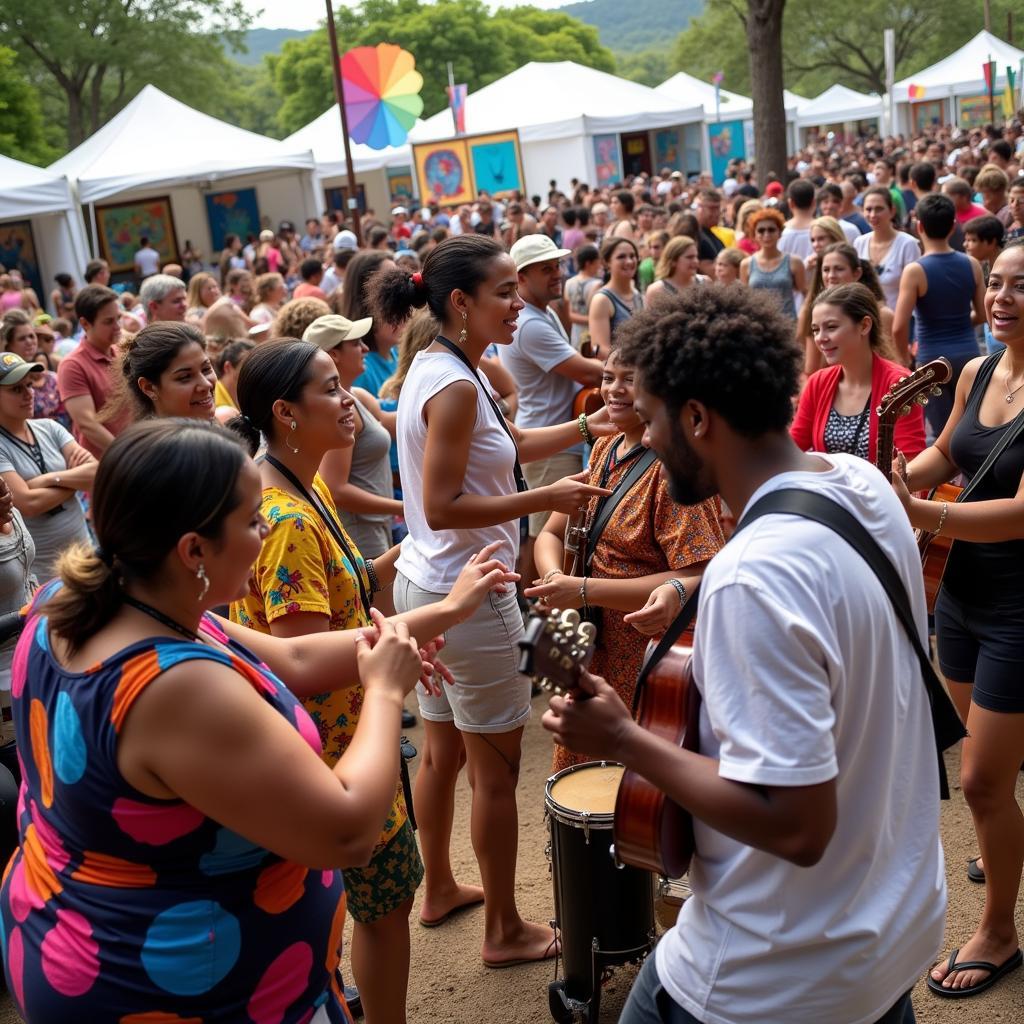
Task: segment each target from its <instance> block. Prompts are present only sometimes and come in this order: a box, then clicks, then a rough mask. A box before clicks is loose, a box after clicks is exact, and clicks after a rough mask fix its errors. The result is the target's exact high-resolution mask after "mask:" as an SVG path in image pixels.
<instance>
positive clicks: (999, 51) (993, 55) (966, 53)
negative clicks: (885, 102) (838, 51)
mask: <svg viewBox="0 0 1024 1024" xmlns="http://www.w3.org/2000/svg"><path fill="white" fill-rule="evenodd" d="M989 60H994V61H995V63H996V88H995V93H996V110H997V112H998V109H999V95H1000V93H1002V91H1003V88H1004V87H1005V85H1006V68H1007V66H1009V67H1011V68H1013V69H1014V70H1016V71H1018V72H1019V71H1020V68H1021V61H1024V50H1018V49H1017V47H1016V46H1011V45H1010V44H1009V43H1006V42H1003V40H1002V39H1000V38H999V37H998V36H995V35H993V34H992V33H991V32H986V31H984V30H982V31H981V32H979V33H978V34H977V35H976V36H975V37H974V38H973V39H971V40H969V41H968V42H966V43H964V45H963V46H961V47H960V49H959V50H956V51H954V52H953V53H951V54H950V55H949V56H948V57H944V58H943V59H942V60H940V61H938V62H937V63H936V64H933V65H932V66H931V67H928V68H924V69H923V70H922V71H918V72H916V73H915V74H913V75H909V76H908V77H906V78H904V79H901V80H900V81H899V82H897V83H896V85H895V86H894V87H893V92H894V93H895V96H896V103H897V105H898V106H897V123H898V124H899V126H900V130H901V131H903V132H911V131H913V130H914V129H915V127H916V125H915V124H914V118H913V116H912V115H913V112H912V110H911V108H912V107H914V106H917V105H918V104H935V103H936V102H938V103H940V104H941V111H942V115H941V116H942V120H943V122H944V123H945V122H948V123H951V124H957V123H959V122H960V106H959V102H958V101H959V99H960V98H963V97H969V96H979V95H981V94H982V93H985V92H986V86H985V73H984V70H983V65H984V64H985V63H986V62H987V61H989ZM912 85H913V86H917V87H919V88H920V89H921V90H922V92H921V94H920V95H917V96H915V97H914V98H913V99H911V98H910V92H909V90H910V87H911V86H912Z"/></svg>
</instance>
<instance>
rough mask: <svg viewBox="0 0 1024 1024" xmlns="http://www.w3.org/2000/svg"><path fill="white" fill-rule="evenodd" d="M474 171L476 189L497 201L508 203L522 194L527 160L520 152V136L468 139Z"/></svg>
mask: <svg viewBox="0 0 1024 1024" xmlns="http://www.w3.org/2000/svg"><path fill="white" fill-rule="evenodd" d="M466 143H467V144H468V146H469V160H470V165H471V167H472V171H473V188H474V191H475V192H477V193H480V192H486V193H487V194H488V195H491V196H494V198H495V199H506V198H508V197H509V196H511V195H512V193H513V192H522V191H523V190H524V189H525V188H526V185H525V184H524V179H523V159H522V155H521V153H520V150H519V132H517V131H515V130H513V131H510V132H496V133H495V134H493V135H476V136H470V137H469V138H467V139H466Z"/></svg>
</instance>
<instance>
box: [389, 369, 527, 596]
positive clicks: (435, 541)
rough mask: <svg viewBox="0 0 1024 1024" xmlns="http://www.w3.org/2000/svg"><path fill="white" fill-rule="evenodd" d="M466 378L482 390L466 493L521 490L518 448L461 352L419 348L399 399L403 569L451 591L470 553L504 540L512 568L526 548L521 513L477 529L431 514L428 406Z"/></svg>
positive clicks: (426, 586)
mask: <svg viewBox="0 0 1024 1024" xmlns="http://www.w3.org/2000/svg"><path fill="white" fill-rule="evenodd" d="M459 380H468V381H469V382H470V383H471V384H472V385H473V387H474V388H476V393H477V397H476V412H475V420H474V426H473V438H472V440H471V441H470V445H469V461H468V462H467V464H466V475H465V477H464V479H463V483H462V490H463V492H464V493H466V494H479V495H488V496H491V497H500V496H501V495H506V494H515V493H516V481H515V476H514V474H513V467H514V466H515V460H516V448H515V445H514V444H513V442H512V439H511V438H510V437H509V436H508V434H507V433H506V432H505V429H504V427H503V426H502V425H501V424H500V423H499V422H498V419H497V413H495V411H494V410H493V409H492V408H491V403H490V402H489V401H488V399H487V396H486V394H485V393H484V390H483V388H482V387H481V385H480V382H479V381H478V380H477V379H476V378H475V377H474V376H473V374H472V372H471V371H470V370H469V369H468V368H467V367H465V366H464V365H463V364H462V362H461V361H460V360H459V359H458V357H457V356H454V355H451V354H449V353H448V352H419V353H417V355H416V357H415V358H414V359H413V362H412V366H411V367H410V368H409V373H408V375H407V376H406V378H405V383H404V384H403V385H402V394H401V397H400V398H399V401H398V434H397V436H398V466H399V470H400V471H401V475H402V500H403V504H404V507H405V524H406V526H407V528H408V530H409V535H408V536H407V537H406V538H405V540H403V541H402V551H401V554H400V555H399V556H398V561H397V563H396V568H397V569H398V570H399V571H400V572H401V573H402V574H403V575H405V576H407V577H408V578H409V579H410V580H412V582H413V583H415V584H416V586H417V587H420V588H422V589H423V590H429V591H432V592H433V593H439V594H444V593H447V592H448V591H449V590H451V587H452V584H453V583H454V582H455V580H456V578H457V577H458V575H459V573H460V572H461V571H462V569H463V568H464V567H465V565H466V563H467V562H468V561H469V559H470V557H471V556H472V555H474V554H476V552H477V551H479V550H480V549H481V548H482V547H484V545H486V544H490V543H491V542H493V541H500V542H501V547H500V548H498V550H497V551H496V552H495V554H494V556H493V557H495V558H500V559H501V560H502V561H503V562H504V563H505V564H506V565H508V566H509V567H510V568H511V567H512V566H514V565H515V562H516V555H517V554H518V553H519V522H518V521H517V520H513V521H512V522H509V523H502V524H500V525H498V526H488V527H481V528H478V529H473V530H432V529H431V528H430V527H429V526H428V525H427V520H426V516H425V515H424V514H423V460H424V454H425V451H426V445H427V424H426V422H425V420H424V418H423V408H424V406H425V405H426V404H427V402H429V401H430V399H431V398H433V397H434V395H436V394H438V393H439V392H440V391H443V390H444V389H445V388H446V387H448V386H449V385H451V384H453V383H455V381H459ZM468 414H469V413H468V410H467V415H468Z"/></svg>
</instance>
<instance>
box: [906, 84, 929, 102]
mask: <svg viewBox="0 0 1024 1024" xmlns="http://www.w3.org/2000/svg"><path fill="white" fill-rule="evenodd" d="M924 91H925V90H924V86H923V85H913V84H911V85H908V86H907V99H910V100H923V99H924Z"/></svg>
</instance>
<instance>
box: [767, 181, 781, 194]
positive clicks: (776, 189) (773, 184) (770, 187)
mask: <svg viewBox="0 0 1024 1024" xmlns="http://www.w3.org/2000/svg"><path fill="white" fill-rule="evenodd" d="M784 191H785V189H784V188H783V187H782V182H781V181H769V182H768V184H767V185H766V186H765V189H764V194H765V195H766V196H781V195H782V193H783V192H784Z"/></svg>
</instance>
